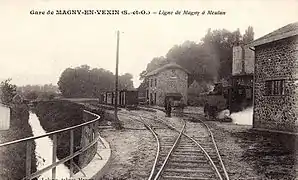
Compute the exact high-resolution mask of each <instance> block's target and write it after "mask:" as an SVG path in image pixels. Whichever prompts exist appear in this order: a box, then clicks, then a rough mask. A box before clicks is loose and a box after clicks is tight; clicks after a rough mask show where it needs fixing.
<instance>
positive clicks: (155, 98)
mask: <svg viewBox="0 0 298 180" xmlns="http://www.w3.org/2000/svg"><path fill="white" fill-rule="evenodd" d="M188 75H189V72H188V71H187V70H186V69H184V68H183V67H181V66H180V65H178V64H176V63H169V64H166V65H164V66H162V67H160V68H158V69H155V70H153V71H151V72H149V73H147V74H146V77H145V81H144V82H146V83H147V85H144V87H146V93H145V94H146V99H148V101H149V104H150V105H158V106H164V103H165V99H166V97H172V98H173V99H174V100H177V101H181V102H183V103H184V104H187V98H188V97H187V90H188Z"/></svg>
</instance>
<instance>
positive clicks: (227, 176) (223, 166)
mask: <svg viewBox="0 0 298 180" xmlns="http://www.w3.org/2000/svg"><path fill="white" fill-rule="evenodd" d="M198 120H199V121H200V122H201V123H202V124H203V125H204V126H205V127H206V128H207V130H208V132H209V134H210V136H211V139H212V143H213V145H214V147H215V150H216V154H217V156H218V158H219V161H220V164H221V166H222V169H223V171H224V174H225V178H226V179H227V180H230V178H229V175H228V172H227V170H226V168H225V165H224V163H223V161H222V159H221V156H220V154H219V150H218V148H217V145H216V142H215V139H214V136H213V133H212V131H211V129H210V128H209V126H208V125H207V124H206V123H204V122H203V121H202V120H200V119H198Z"/></svg>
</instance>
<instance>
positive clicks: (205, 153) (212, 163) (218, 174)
mask: <svg viewBox="0 0 298 180" xmlns="http://www.w3.org/2000/svg"><path fill="white" fill-rule="evenodd" d="M157 120H158V121H160V122H162V123H164V122H163V120H161V119H159V118H158V119H157ZM183 121H184V120H183ZM184 123H186V122H185V121H184ZM164 124H165V125H167V126H169V127H171V128H172V129H174V130H175V131H178V130H177V129H176V128H175V127H174V126H172V125H169V124H166V123H164ZM182 134H183V135H184V136H186V137H187V138H189V139H190V140H192V141H193V142H194V143H195V144H196V145H197V146H198V147H199V148H200V149H201V150H202V151H203V152H204V155H205V156H206V157H207V159H208V160H209V162H210V163H211V165H212V167H213V168H214V170H215V171H216V174H217V176H218V177H219V179H220V180H223V178H222V176H221V174H220V173H219V171H218V169H217V167H216V165H215V164H214V162H213V160H212V159H211V157H210V156H209V154H208V153H207V151H206V150H205V149H204V148H203V147H202V146H201V145H200V144H199V143H198V142H197V141H196V140H195V139H193V138H192V137H190V136H189V135H187V134H186V133H184V132H182Z"/></svg>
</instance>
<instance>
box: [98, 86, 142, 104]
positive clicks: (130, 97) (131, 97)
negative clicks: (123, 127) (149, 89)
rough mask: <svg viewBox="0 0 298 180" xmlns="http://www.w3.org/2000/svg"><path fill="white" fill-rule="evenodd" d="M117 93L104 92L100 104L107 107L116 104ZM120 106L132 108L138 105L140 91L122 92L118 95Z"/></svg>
mask: <svg viewBox="0 0 298 180" xmlns="http://www.w3.org/2000/svg"><path fill="white" fill-rule="evenodd" d="M115 99H116V98H115V92H104V93H103V94H102V95H101V98H100V103H102V104H107V105H114V104H115ZM117 104H118V106H121V107H130V106H137V105H138V91H135V90H121V91H119V93H118V99H117Z"/></svg>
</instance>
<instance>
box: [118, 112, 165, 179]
mask: <svg viewBox="0 0 298 180" xmlns="http://www.w3.org/2000/svg"><path fill="white" fill-rule="evenodd" d="M118 113H119V112H118ZM120 113H123V114H124V113H125V112H123V111H122V112H120ZM129 113H130V114H132V115H136V116H139V117H140V119H141V120H138V119H137V118H133V119H134V120H136V121H139V122H141V123H143V124H144V126H145V127H146V128H147V129H149V131H151V133H152V134H153V136H154V138H155V140H156V142H157V150H156V155H155V159H154V163H153V166H152V169H151V172H150V175H149V178H148V180H151V179H152V178H153V175H154V172H155V169H156V164H157V161H158V157H159V152H160V141H159V139H158V136H157V134H156V132H155V131H154V130H153V129H152V127H151V126H150V125H149V124H147V123H146V122H145V121H144V119H143V117H142V116H141V115H139V114H134V113H132V112H129Z"/></svg>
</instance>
